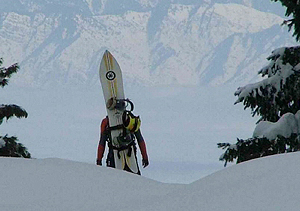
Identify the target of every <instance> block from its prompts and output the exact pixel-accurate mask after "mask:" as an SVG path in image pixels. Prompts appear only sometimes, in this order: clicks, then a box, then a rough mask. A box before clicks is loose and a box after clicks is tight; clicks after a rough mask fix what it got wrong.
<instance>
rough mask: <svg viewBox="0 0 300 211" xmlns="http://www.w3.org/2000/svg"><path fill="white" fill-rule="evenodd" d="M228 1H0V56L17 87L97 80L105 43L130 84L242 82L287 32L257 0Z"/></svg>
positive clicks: (250, 77)
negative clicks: (16, 66) (15, 67)
mask: <svg viewBox="0 0 300 211" xmlns="http://www.w3.org/2000/svg"><path fill="white" fill-rule="evenodd" d="M230 2H235V3H228V1H224V0H220V1H207V0H206V1H195V0H190V1H183V0H178V1H171V0H166V1H157V0H126V1H125V0H122V1H116V0H114V1H113V0H112V1H107V0H101V1H95V0H84V1H79V0H76V1H71V0H65V1H57V0H51V1H43V0H38V1H33V0H16V1H13V2H11V1H10V0H3V1H1V2H0V43H1V44H0V45H1V48H0V56H1V57H3V58H4V61H5V65H9V64H12V63H15V62H19V63H20V65H21V70H22V71H20V73H19V74H18V76H17V77H18V79H17V80H16V81H15V82H14V83H16V84H18V85H23V86H44V85H48V84H50V85H53V84H66V83H67V84H73V85H75V86H79V85H80V84H84V85H86V84H88V85H89V86H90V85H91V84H97V83H98V75H97V70H98V67H99V63H100V59H101V57H102V54H103V52H104V51H105V50H106V49H108V50H110V51H111V52H112V53H113V55H114V56H115V57H116V58H117V60H118V62H119V63H120V65H121V68H122V70H123V71H124V75H125V78H126V79H128V80H130V82H132V83H139V84H144V85H147V86H149V85H161V84H163V85H166V84H177V85H178V84H179V85H195V84H213V85H219V84H224V83H232V82H236V81H239V80H241V83H246V82H249V81H251V80H255V78H256V72H257V71H258V70H259V69H260V68H261V67H262V66H263V65H264V64H265V63H266V57H267V56H268V55H269V54H270V52H271V51H272V50H273V49H275V48H278V47H282V46H286V45H291V44H292V43H293V42H292V40H293V38H292V37H291V35H289V33H287V32H286V31H287V30H286V29H282V28H281V27H280V23H281V22H282V21H283V18H281V17H280V16H278V15H277V14H274V13H271V12H269V10H268V11H267V10H266V8H265V7H263V5H264V4H262V7H261V9H262V11H260V10H258V9H259V8H258V7H257V5H255V4H256V3H252V1H241V0H236V1H230ZM269 6H270V7H271V8H272V7H273V5H269ZM274 8H275V7H274ZM282 15H283V12H282Z"/></svg>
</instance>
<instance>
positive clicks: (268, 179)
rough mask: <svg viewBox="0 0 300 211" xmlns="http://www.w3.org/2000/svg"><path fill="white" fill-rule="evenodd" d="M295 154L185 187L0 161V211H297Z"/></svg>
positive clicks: (58, 163) (57, 165)
mask: <svg viewBox="0 0 300 211" xmlns="http://www.w3.org/2000/svg"><path fill="white" fill-rule="evenodd" d="M299 159H300V153H289V154H282V155H276V156H269V157H265V158H261V159H256V160H252V161H248V162H245V163H241V164H238V165H234V166H231V167H228V168H226V169H224V170H221V171H218V172H216V173H214V174H212V175H210V176H208V177H206V178H203V179H200V180H197V181H196V182H193V183H191V184H186V185H179V184H167V183H161V182H157V181H154V180H150V179H147V178H145V177H143V176H137V175H133V174H130V173H127V172H124V171H120V170H116V169H110V168H106V167H100V166H96V165H92V164H87V163H82V162H75V161H70V160H64V159H57V158H48V159H17V158H0V168H1V169H2V171H1V174H0V186H1V187H2V188H1V190H0V195H1V198H0V206H1V211H18V210H20V209H22V210H24V211H35V210H36V211H40V210H43V211H48V210H49V211H50V210H56V211H60V210H61V211H76V210H80V211H84V210H87V211H88V210H132V211H134V210H143V211H144V210H145V211H148V210H149V211H150V210H158V211H159V210H163V211H168V210H170V211H182V210H203V211H219V210H225V211H226V210H228V211H229V210H230V211H240V210H244V211H250V210H251V211H253V210H264V211H269V210H270V211H274V210H289V211H293V210H295V211H296V210H299V206H300V201H299V196H300V194H299V188H300V180H299V178H298V176H299V174H300V168H299V165H298V164H299V162H298V161H299Z"/></svg>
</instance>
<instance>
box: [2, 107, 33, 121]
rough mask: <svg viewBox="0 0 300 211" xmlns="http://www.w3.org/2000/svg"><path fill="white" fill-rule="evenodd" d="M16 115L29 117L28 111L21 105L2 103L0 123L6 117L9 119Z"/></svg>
mask: <svg viewBox="0 0 300 211" xmlns="http://www.w3.org/2000/svg"><path fill="white" fill-rule="evenodd" d="M14 116H15V117H17V118H22V117H24V118H27V116H28V113H27V112H26V111H25V110H24V109H23V108H21V107H20V106H17V105H14V104H12V105H3V104H2V105H0V124H1V123H2V121H3V119H4V118H6V120H8V119H10V118H12V117H14Z"/></svg>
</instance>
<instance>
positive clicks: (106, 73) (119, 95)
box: [99, 50, 139, 174]
mask: <svg viewBox="0 0 300 211" xmlns="http://www.w3.org/2000/svg"><path fill="white" fill-rule="evenodd" d="M99 75H100V82H101V86H102V90H103V95H104V99H105V102H106V103H107V101H108V100H109V99H111V98H115V99H118V100H120V99H121V100H122V99H125V95H124V89H123V79H122V72H121V68H120V66H119V64H118V62H117V61H116V59H115V58H114V57H113V56H112V54H111V53H110V52H109V51H107V50H106V51H105V53H104V55H103V58H102V60H101V63H100V68H99ZM106 110H107V115H108V119H109V126H110V127H113V126H117V125H121V124H122V115H123V112H124V110H125V108H124V109H122V110H118V109H108V108H106ZM122 132H123V130H122V129H118V130H111V138H112V144H113V146H115V147H119V146H118V141H117V140H116V137H118V136H119V135H120V133H122ZM131 148H132V149H131V150H132V153H131V156H128V149H125V150H122V151H119V152H118V150H114V159H115V167H116V168H117V169H121V170H124V169H125V168H126V166H128V167H129V169H130V170H131V171H132V172H133V173H136V174H137V173H138V172H139V169H138V164H137V162H136V158H135V155H134V149H133V146H131ZM118 153H119V155H118ZM119 157H120V158H119Z"/></svg>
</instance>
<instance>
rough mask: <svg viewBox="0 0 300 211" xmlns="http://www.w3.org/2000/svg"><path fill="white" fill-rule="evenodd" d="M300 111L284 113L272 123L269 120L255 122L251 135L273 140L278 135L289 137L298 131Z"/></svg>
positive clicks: (299, 131)
mask: <svg viewBox="0 0 300 211" xmlns="http://www.w3.org/2000/svg"><path fill="white" fill-rule="evenodd" d="M299 117H300V111H298V112H297V113H296V114H295V115H294V114H292V113H286V114H284V115H282V117H280V119H279V120H278V121H277V122H275V123H273V122H269V121H261V122H260V123H258V124H257V126H256V128H255V130H254V132H253V137H258V138H263V137H266V138H267V139H268V140H274V139H276V137H277V136H278V135H281V136H283V137H285V138H289V137H290V136H291V135H292V134H293V133H296V134H298V133H300V118H299Z"/></svg>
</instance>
